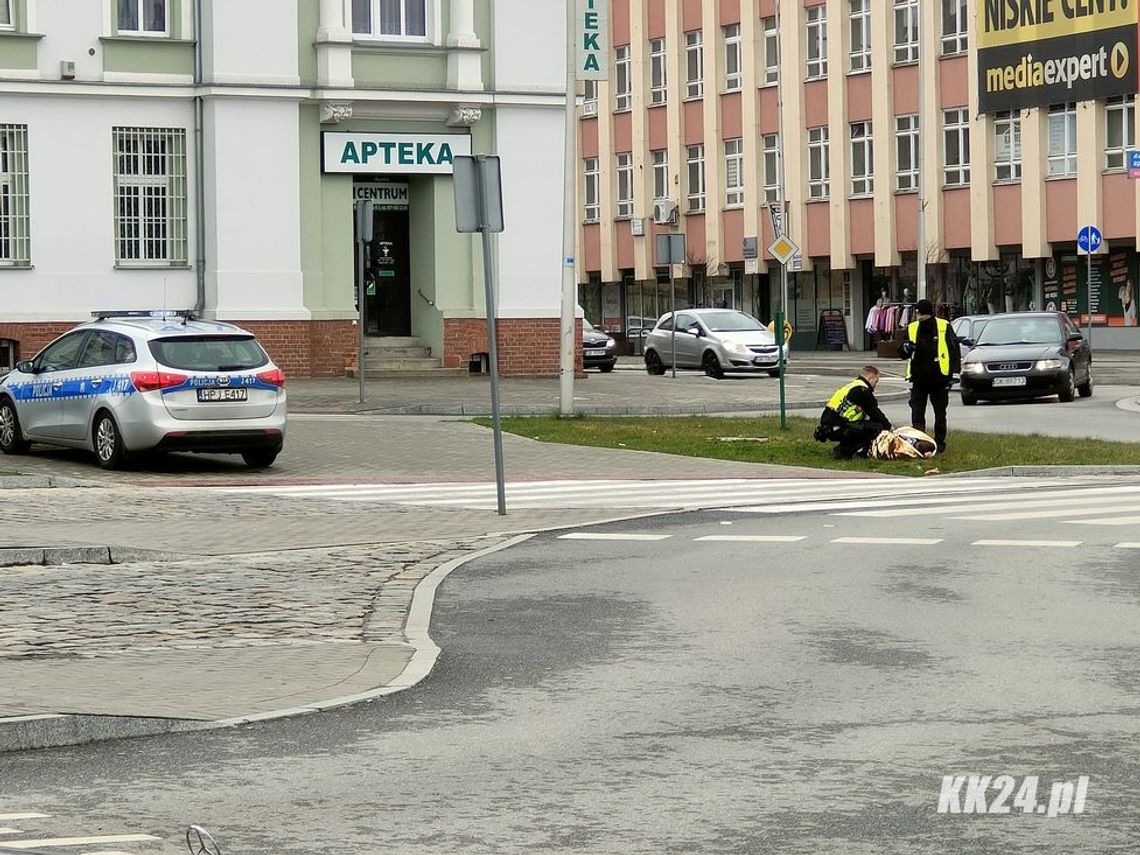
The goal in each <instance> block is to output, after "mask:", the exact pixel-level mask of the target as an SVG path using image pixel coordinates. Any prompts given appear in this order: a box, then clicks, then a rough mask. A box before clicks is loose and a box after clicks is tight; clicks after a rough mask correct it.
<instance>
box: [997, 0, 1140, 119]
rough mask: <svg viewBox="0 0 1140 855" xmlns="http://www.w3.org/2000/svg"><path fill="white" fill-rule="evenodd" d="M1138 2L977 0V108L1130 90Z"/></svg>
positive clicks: (1087, 97)
mask: <svg viewBox="0 0 1140 855" xmlns="http://www.w3.org/2000/svg"><path fill="white" fill-rule="evenodd" d="M1137 5H1140V0H978V5H977V10H978V17H977V21H978V109H979V110H980V111H981V112H983V113H994V112H997V111H1000V110H1017V109H1023V108H1026V107H1042V106H1046V105H1048V104H1056V103H1060V102H1065V101H1085V100H1091V99H1095V98H1111V97H1113V96H1115V95H1129V94H1135V93H1136V7H1137Z"/></svg>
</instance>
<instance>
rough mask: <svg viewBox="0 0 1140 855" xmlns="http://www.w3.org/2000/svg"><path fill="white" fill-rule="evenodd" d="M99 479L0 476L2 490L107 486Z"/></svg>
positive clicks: (51, 476)
mask: <svg viewBox="0 0 1140 855" xmlns="http://www.w3.org/2000/svg"><path fill="white" fill-rule="evenodd" d="M105 486H107V485H106V484H101V483H99V482H98V481H86V480H83V479H81V478H57V477H55V476H54V475H3V476H0V490H13V489H26V490H43V489H47V488H50V487H105Z"/></svg>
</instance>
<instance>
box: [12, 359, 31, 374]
mask: <svg viewBox="0 0 1140 855" xmlns="http://www.w3.org/2000/svg"><path fill="white" fill-rule="evenodd" d="M16 370H17V371H19V372H20V373H21V374H35V373H36V369H35V365H33V363H32V360H30V359H25V360H23V361H21V362H17V363H16Z"/></svg>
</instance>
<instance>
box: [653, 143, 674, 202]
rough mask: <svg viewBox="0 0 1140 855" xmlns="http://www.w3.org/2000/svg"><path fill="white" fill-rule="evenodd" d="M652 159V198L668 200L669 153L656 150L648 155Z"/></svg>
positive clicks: (663, 150)
mask: <svg viewBox="0 0 1140 855" xmlns="http://www.w3.org/2000/svg"><path fill="white" fill-rule="evenodd" d="M649 154H650V157H651V158H652V159H653V198H654V199H668V198H669V152H668V150H667V149H663V148H658V149H654V150H653V151H651V152H650V153H649Z"/></svg>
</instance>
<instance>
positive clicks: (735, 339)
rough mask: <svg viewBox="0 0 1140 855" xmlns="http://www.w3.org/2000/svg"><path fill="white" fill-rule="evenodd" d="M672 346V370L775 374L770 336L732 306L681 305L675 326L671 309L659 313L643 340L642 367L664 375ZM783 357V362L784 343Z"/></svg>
mask: <svg viewBox="0 0 1140 855" xmlns="http://www.w3.org/2000/svg"><path fill="white" fill-rule="evenodd" d="M674 332H675V333H676V334H675V335H674ZM674 347H675V348H676V354H677V359H676V367H677V368H699V369H701V370H702V371H704V372H705V374H706V375H708V376H709V377H714V378H716V379H717V380H720V379H723V377H724V376H725V374H727V373H730V372H739V373H746V374H755V373H759V372H765V373H767V374H768V375H770V376H772V377H778V376H779V374H780V348H779V347H777V345H776V337H775V335H773V333H772V332H771V331H770V330H769V329H768V328H767V327H765V326H764V324H762V323H760V321H758V320H756V318H754V317H752V315H749V314H746V313H745V312H741V311H737V310H736V309H683V310H680V311H678V312H677V319H676V324H674V322H673V314H672V313H668V314H665V315H662V316H661V318H660V320H658V321H657V326H655V327H654V328H653V330H652V332H650V333H649V335H648V336H646V339H645V370H646V371H648V372H649V373H650V374H664V373H665V370H666V369H667V368H671V367H673V351H674ZM783 356H784V359H785V360H787V358H788V345H787V344H786V343H785V344H784V347H783Z"/></svg>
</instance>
